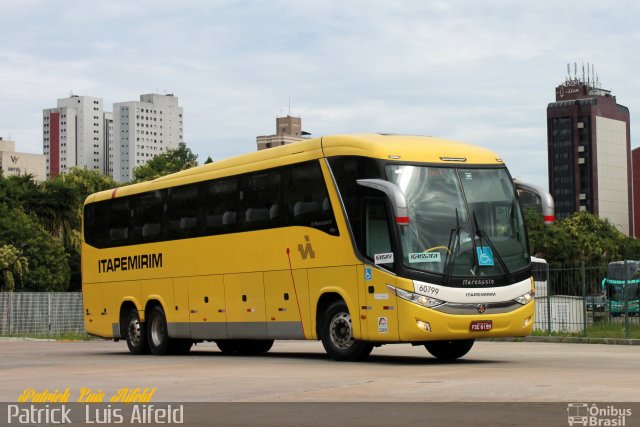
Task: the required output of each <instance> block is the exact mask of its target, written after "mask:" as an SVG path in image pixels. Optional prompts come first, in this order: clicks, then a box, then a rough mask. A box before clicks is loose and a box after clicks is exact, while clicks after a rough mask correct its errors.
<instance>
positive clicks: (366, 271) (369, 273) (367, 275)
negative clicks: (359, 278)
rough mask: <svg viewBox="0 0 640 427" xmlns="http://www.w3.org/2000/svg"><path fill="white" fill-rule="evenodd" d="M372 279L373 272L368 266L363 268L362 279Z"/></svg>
mask: <svg viewBox="0 0 640 427" xmlns="http://www.w3.org/2000/svg"><path fill="white" fill-rule="evenodd" d="M372 279H373V272H372V271H371V269H370V268H365V269H364V280H366V281H369V280H372Z"/></svg>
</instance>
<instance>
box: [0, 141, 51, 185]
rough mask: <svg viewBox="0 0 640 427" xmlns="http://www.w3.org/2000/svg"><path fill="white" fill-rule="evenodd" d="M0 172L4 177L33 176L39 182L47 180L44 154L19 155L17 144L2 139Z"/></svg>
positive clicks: (0, 145)
mask: <svg viewBox="0 0 640 427" xmlns="http://www.w3.org/2000/svg"><path fill="white" fill-rule="evenodd" d="M0 170H1V171H2V174H3V175H4V176H10V175H33V177H34V178H35V179H36V180H37V181H43V180H44V179H46V174H45V167H44V156H43V155H42V154H31V153H18V152H16V143H15V142H14V141H7V140H6V139H3V138H2V137H0Z"/></svg>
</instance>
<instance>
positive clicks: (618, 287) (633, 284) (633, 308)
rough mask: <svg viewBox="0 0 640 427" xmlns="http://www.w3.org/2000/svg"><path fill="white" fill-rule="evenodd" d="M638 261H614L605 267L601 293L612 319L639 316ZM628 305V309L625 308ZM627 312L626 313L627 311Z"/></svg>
mask: <svg viewBox="0 0 640 427" xmlns="http://www.w3.org/2000/svg"><path fill="white" fill-rule="evenodd" d="M639 283H640V261H634V260H627V261H614V262H610V263H609V265H608V266H607V277H605V278H604V279H603V280H602V293H603V294H604V295H606V298H607V300H606V306H607V308H608V310H609V315H610V316H613V317H617V316H624V315H625V313H629V316H638V314H640V290H639V289H638V284H639ZM627 305H628V307H627ZM627 310H628V311H627Z"/></svg>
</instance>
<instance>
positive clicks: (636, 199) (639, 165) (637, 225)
mask: <svg viewBox="0 0 640 427" xmlns="http://www.w3.org/2000/svg"><path fill="white" fill-rule="evenodd" d="M631 168H632V170H633V172H632V173H633V236H634V237H635V238H636V239H640V147H638V148H634V149H633V150H632V151H631Z"/></svg>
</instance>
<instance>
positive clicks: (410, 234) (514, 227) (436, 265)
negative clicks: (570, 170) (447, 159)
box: [386, 165, 529, 277]
mask: <svg viewBox="0 0 640 427" xmlns="http://www.w3.org/2000/svg"><path fill="white" fill-rule="evenodd" d="M386 172H387V177H388V180H389V181H391V182H393V183H394V184H396V185H397V186H398V187H400V189H401V190H402V191H403V192H404V194H405V196H406V198H407V204H408V208H409V218H410V221H409V224H408V225H407V226H401V227H400V240H401V246H402V252H403V262H404V264H405V266H406V267H408V268H411V269H416V270H421V271H425V272H429V273H438V274H445V275H453V276H458V277H459V276H462V277H477V276H499V275H510V274H511V273H512V272H515V271H518V270H521V269H523V268H525V267H527V266H528V265H529V253H528V249H527V239H526V236H525V231H524V222H523V217H522V213H521V211H520V206H519V204H518V203H517V201H516V196H515V191H514V188H513V183H512V181H511V178H510V177H509V175H508V173H507V171H506V169H504V168H500V169H457V168H443V167H434V166H412V165H388V166H387V167H386Z"/></svg>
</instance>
